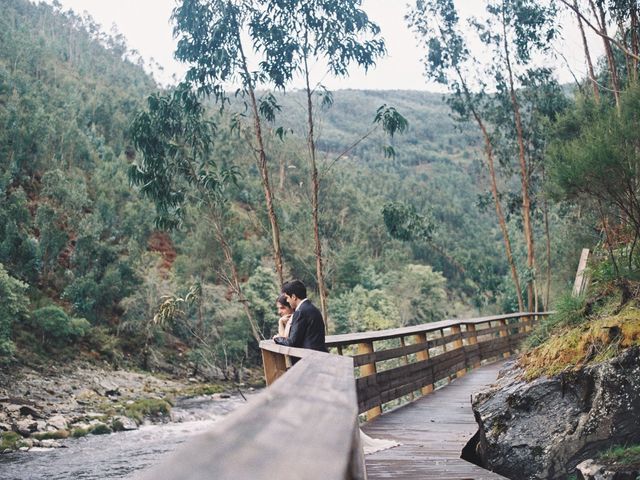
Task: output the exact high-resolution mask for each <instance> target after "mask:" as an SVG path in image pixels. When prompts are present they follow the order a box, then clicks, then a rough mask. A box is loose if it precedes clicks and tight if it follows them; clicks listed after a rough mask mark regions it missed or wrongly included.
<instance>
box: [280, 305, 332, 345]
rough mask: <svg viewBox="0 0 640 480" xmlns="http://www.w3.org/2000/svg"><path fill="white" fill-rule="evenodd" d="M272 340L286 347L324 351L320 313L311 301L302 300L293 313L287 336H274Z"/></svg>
mask: <svg viewBox="0 0 640 480" xmlns="http://www.w3.org/2000/svg"><path fill="white" fill-rule="evenodd" d="M274 341H275V342H276V343H278V344H280V345H285V346H287V347H298V348H310V349H311V350H319V351H321V352H326V351H327V347H326V346H325V344H324V322H323V321H322V313H320V310H318V309H317V308H316V306H315V305H313V304H312V303H311V301H309V300H306V301H304V302H302V304H300V308H298V309H297V310H296V311H295V312H294V313H293V319H292V320H291V330H289V337H288V338H284V337H276V338H275V339H274Z"/></svg>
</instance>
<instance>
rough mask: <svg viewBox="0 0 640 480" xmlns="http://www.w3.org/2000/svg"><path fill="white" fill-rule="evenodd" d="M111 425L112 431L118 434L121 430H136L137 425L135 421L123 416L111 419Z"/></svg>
mask: <svg viewBox="0 0 640 480" xmlns="http://www.w3.org/2000/svg"><path fill="white" fill-rule="evenodd" d="M111 425H112V426H113V430H114V431H116V432H118V431H122V430H125V431H126V430H137V429H138V424H137V423H136V422H135V420H133V419H131V418H129V417H125V416H124V415H118V416H116V417H113V419H112V421H111Z"/></svg>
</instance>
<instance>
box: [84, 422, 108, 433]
mask: <svg viewBox="0 0 640 480" xmlns="http://www.w3.org/2000/svg"><path fill="white" fill-rule="evenodd" d="M111 432H112V430H111V429H110V428H109V427H108V426H107V425H105V424H104V423H98V424H96V425H94V426H92V427H91V428H90V429H89V433H91V435H106V434H107V433H111Z"/></svg>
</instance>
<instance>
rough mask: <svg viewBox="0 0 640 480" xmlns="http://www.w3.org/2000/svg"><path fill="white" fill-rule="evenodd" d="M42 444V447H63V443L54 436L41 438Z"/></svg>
mask: <svg viewBox="0 0 640 480" xmlns="http://www.w3.org/2000/svg"><path fill="white" fill-rule="evenodd" d="M40 446H41V447H42V448H62V444H61V443H60V442H59V441H57V440H55V439H53V438H48V439H46V440H40Z"/></svg>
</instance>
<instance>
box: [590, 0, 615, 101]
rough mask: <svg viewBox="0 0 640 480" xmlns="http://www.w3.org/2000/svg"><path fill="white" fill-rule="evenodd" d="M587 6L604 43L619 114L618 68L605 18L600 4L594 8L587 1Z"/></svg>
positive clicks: (592, 3)
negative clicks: (589, 6) (589, 7)
mask: <svg viewBox="0 0 640 480" xmlns="http://www.w3.org/2000/svg"><path fill="white" fill-rule="evenodd" d="M589 4H590V5H591V9H592V11H593V14H594V16H595V17H596V21H597V24H598V28H600V34H601V35H600V36H601V37H602V41H603V42H604V52H605V55H606V57H607V65H608V66H609V76H610V77H611V90H612V91H613V98H614V99H615V101H616V109H617V110H618V112H620V82H619V81H618V68H617V67H616V62H615V58H614V56H613V49H612V48H611V41H610V40H609V38H607V37H608V36H609V34H608V32H607V17H606V15H605V12H604V8H603V7H602V4H598V5H597V7H596V5H595V4H594V2H593V0H589Z"/></svg>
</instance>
